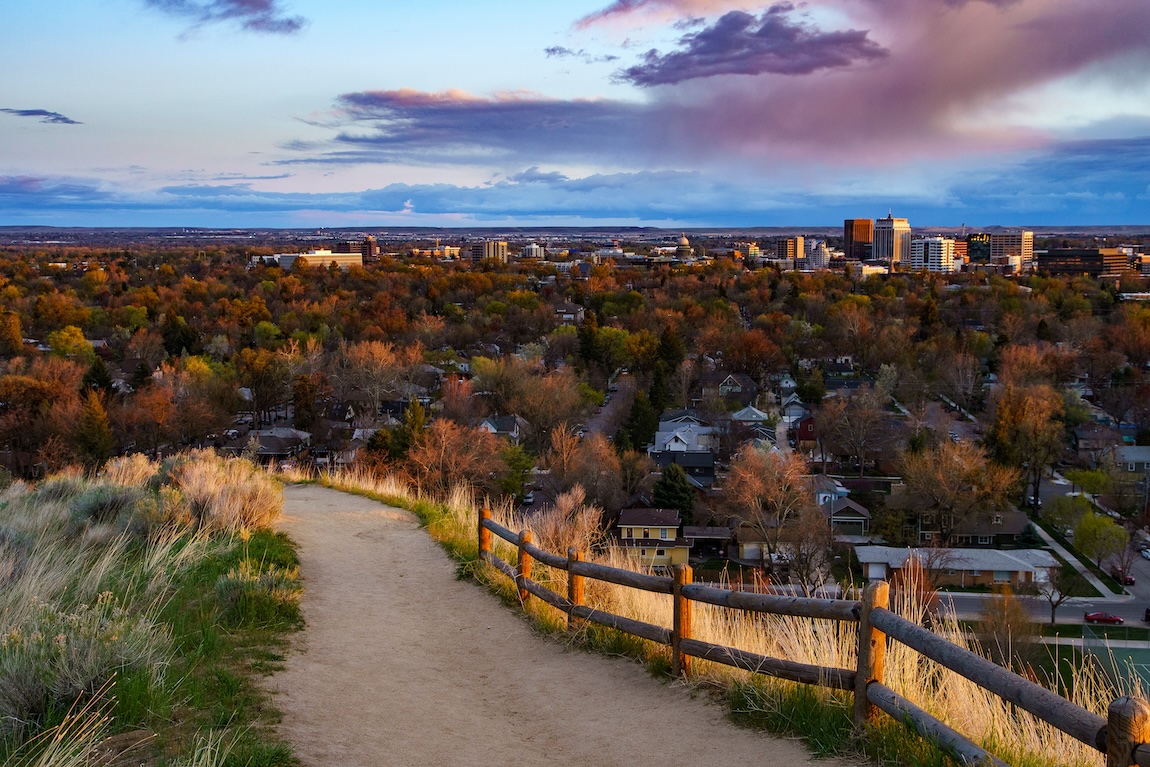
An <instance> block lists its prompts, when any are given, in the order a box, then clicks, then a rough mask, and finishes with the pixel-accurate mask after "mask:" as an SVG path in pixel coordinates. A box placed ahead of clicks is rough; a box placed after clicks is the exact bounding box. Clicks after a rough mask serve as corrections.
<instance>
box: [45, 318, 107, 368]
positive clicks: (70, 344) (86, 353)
mask: <svg viewBox="0 0 1150 767" xmlns="http://www.w3.org/2000/svg"><path fill="white" fill-rule="evenodd" d="M48 345H49V346H50V347H52V353H53V354H55V355H58V356H60V357H67V358H68V359H74V360H76V361H77V362H81V363H83V364H85V365H91V364H92V362H93V361H94V360H95V359H96V350H95V349H94V348H92V344H91V342H89V341H88V339H86V338H84V331H82V330H80V328H78V327H76V326H75V325H68V326H66V327H63V328H61V329H60V330H53V331H52V332H51V333H49V334H48Z"/></svg>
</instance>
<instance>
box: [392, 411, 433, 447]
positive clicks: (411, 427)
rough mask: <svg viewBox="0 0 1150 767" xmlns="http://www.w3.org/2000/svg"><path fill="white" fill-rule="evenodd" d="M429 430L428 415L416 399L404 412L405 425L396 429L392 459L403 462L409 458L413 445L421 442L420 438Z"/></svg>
mask: <svg viewBox="0 0 1150 767" xmlns="http://www.w3.org/2000/svg"><path fill="white" fill-rule="evenodd" d="M426 428H427V413H426V412H425V411H424V409H423V405H421V404H419V400H417V399H415V398H414V397H412V398H411V400H409V401H408V403H407V408H406V409H405V410H404V411H403V423H401V424H400V425H399V426H398V427H396V429H395V431H394V432H393V433H392V439H391V458H392V460H394V461H402V460H403V459H404V458H406V457H407V454H408V451H410V450H411V447H412V445H414V444H415V443H416V442H418V441H419V438H420V436H421V435H422V434H423V432H424V430H425V429H426Z"/></svg>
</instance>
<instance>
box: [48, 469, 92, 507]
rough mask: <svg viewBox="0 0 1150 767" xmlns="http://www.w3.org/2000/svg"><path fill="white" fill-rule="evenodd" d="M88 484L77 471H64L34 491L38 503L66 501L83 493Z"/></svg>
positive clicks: (54, 475) (49, 478)
mask: <svg viewBox="0 0 1150 767" xmlns="http://www.w3.org/2000/svg"><path fill="white" fill-rule="evenodd" d="M87 487H88V483H87V482H85V481H84V477H83V475H82V474H81V473H80V472H79V471H65V472H61V473H59V474H53V475H52V476H51V477H48V478H47V479H45V480H44V481H43V482H41V483H40V486H39V487H38V488H37V489H36V498H37V500H40V501H45V502H49V503H50V502H52V501H67V500H69V499H71V498H74V497H75V496H77V495H79V494H80V493H82V492H84V490H85V488H87Z"/></svg>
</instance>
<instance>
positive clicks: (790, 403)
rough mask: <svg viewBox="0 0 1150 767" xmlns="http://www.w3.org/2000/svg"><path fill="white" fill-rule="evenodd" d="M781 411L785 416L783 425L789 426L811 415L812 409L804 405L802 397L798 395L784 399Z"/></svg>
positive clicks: (791, 395)
mask: <svg viewBox="0 0 1150 767" xmlns="http://www.w3.org/2000/svg"><path fill="white" fill-rule="evenodd" d="M780 411H781V412H782V415H783V423H785V424H787V425H788V426H790V425H791V424H794V423H797V422H798V421H800V420H801V419H803V418H804V417H805V416H808V415H810V414H811V412H810V409H809V408H807V406H806V404H804V403H803V400H802V397H800V396H799V395H797V394H790V395H788V396H786V397H784V398H783V402H782V405H781V406H780Z"/></svg>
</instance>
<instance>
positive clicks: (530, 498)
mask: <svg viewBox="0 0 1150 767" xmlns="http://www.w3.org/2000/svg"><path fill="white" fill-rule="evenodd" d="M533 503H535V491H534V490H532V491H531V492H529V493H527V495H525V496H523V505H524V506H530V505H531V504H533Z"/></svg>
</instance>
